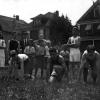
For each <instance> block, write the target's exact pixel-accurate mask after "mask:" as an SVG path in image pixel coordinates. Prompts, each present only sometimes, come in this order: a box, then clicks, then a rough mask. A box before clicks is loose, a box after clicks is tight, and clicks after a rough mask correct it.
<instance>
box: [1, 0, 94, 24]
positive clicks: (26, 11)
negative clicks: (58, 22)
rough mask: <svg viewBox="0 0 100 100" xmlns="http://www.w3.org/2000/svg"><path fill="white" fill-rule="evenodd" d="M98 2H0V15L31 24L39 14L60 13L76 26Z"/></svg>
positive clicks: (50, 0)
mask: <svg viewBox="0 0 100 100" xmlns="http://www.w3.org/2000/svg"><path fill="white" fill-rule="evenodd" d="M93 1H96V0H0V15H4V16H9V17H13V15H14V14H15V15H19V16H20V19H23V20H25V21H26V22H31V20H30V18H32V17H35V16H37V15H38V14H45V13H47V12H55V11H56V10H58V11H59V13H60V15H62V14H64V15H65V16H66V15H67V16H68V17H69V19H70V20H71V21H72V24H73V25H74V24H75V23H76V21H77V20H78V19H79V18H80V17H81V16H82V15H83V14H84V13H85V12H86V11H87V10H88V9H89V8H90V6H91V5H92V4H93Z"/></svg>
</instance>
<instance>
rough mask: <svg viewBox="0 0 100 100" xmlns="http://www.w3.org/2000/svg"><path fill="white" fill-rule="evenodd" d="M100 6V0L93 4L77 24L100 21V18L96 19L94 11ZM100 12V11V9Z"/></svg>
mask: <svg viewBox="0 0 100 100" xmlns="http://www.w3.org/2000/svg"><path fill="white" fill-rule="evenodd" d="M98 5H99V6H100V0H97V1H96V2H94V3H93V5H92V6H91V7H90V8H89V9H88V10H87V11H86V13H84V14H83V15H82V16H81V17H80V19H79V20H78V21H77V23H78V24H79V23H82V22H85V21H91V20H92V21H93V20H100V17H98V18H96V17H94V11H95V10H96V7H97V6H98ZM98 10H99V12H100V9H98Z"/></svg>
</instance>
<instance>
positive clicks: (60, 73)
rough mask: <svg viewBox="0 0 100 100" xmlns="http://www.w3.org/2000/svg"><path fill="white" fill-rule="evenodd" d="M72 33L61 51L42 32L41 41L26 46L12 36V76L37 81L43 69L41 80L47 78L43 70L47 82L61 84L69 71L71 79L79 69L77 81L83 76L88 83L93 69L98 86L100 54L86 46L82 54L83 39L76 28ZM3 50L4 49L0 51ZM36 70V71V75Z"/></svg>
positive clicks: (10, 54) (10, 52) (30, 41)
mask: <svg viewBox="0 0 100 100" xmlns="http://www.w3.org/2000/svg"><path fill="white" fill-rule="evenodd" d="M72 33H73V35H72V36H71V37H69V39H68V42H67V43H66V44H63V45H62V46H61V47H59V49H57V48H56V46H52V44H51V41H49V40H45V39H44V34H43V33H40V34H39V39H38V40H35V41H33V40H32V39H29V40H28V42H27V45H25V46H19V42H18V41H17V40H16V39H15V37H13V39H12V40H10V41H9V48H8V49H9V68H10V71H9V74H10V76H11V77H12V76H13V77H15V78H21V79H24V78H31V79H34V78H35V79H36V78H37V73H38V69H39V68H40V69H41V79H43V78H44V76H43V75H44V70H46V77H45V80H46V81H49V82H53V81H61V80H62V78H63V77H64V76H67V77H66V78H67V79H69V75H70V74H69V73H70V72H71V73H72V75H71V76H72V77H71V79H72V78H73V77H74V76H75V71H76V70H75V69H76V68H77V77H78V79H81V75H82V74H83V80H84V82H85V83H87V81H88V80H87V77H88V73H89V71H90V70H91V77H92V78H93V83H96V81H97V78H98V73H99V71H98V70H99V65H100V64H99V60H100V54H99V53H98V52H97V51H96V49H95V46H94V45H87V48H86V50H85V51H84V52H83V53H81V51H80V45H81V38H80V36H79V30H78V28H77V27H76V26H75V27H74V28H73V30H72ZM0 43H4V42H0ZM0 45H3V46H2V47H3V48H5V47H6V45H5V43H4V44H0ZM0 50H2V49H1V48H0ZM0 53H1V52H0ZM2 54H3V53H2ZM0 56H1V55H0ZM1 60H3V59H1V58H0V66H3V65H1V64H2V63H1V62H2V61H1ZM33 69H34V70H35V72H34V75H33ZM16 76H17V77H16Z"/></svg>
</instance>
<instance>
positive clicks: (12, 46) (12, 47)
mask: <svg viewBox="0 0 100 100" xmlns="http://www.w3.org/2000/svg"><path fill="white" fill-rule="evenodd" d="M18 49H19V42H18V41H17V40H16V35H14V36H13V38H12V39H11V40H9V41H8V51H9V55H10V52H11V51H12V50H15V51H16V52H17V53H18Z"/></svg>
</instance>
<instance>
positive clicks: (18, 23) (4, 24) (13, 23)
mask: <svg viewBox="0 0 100 100" xmlns="http://www.w3.org/2000/svg"><path fill="white" fill-rule="evenodd" d="M27 25H28V24H27V23H26V22H25V21H24V20H16V19H14V18H11V17H7V16H3V15H0V26H1V28H2V30H3V31H6V32H13V31H16V30H20V28H23V27H24V26H27Z"/></svg>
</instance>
